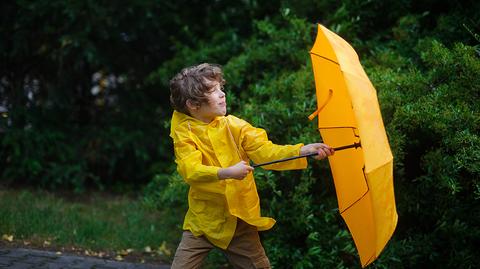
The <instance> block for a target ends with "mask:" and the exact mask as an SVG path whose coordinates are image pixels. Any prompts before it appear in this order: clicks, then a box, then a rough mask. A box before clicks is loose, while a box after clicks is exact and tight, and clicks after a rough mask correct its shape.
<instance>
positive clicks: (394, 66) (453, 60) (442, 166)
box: [370, 39, 480, 268]
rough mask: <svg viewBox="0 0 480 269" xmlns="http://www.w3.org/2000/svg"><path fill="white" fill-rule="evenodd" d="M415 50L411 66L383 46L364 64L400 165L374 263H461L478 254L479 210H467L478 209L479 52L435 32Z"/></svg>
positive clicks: (469, 262)
mask: <svg viewBox="0 0 480 269" xmlns="http://www.w3.org/2000/svg"><path fill="white" fill-rule="evenodd" d="M416 51H418V54H417V57H418V59H416V61H419V62H420V63H421V64H420V65H419V66H418V67H411V66H410V67H407V68H405V66H407V64H406V63H405V62H406V60H405V59H402V58H401V57H398V55H396V54H395V53H392V52H386V53H384V54H383V55H380V56H379V57H377V59H375V60H374V61H376V64H377V66H376V67H375V68H372V69H370V73H371V78H372V80H373V83H374V84H376V85H377V89H378V91H379V98H380V101H381V103H382V104H384V105H383V106H382V112H383V115H384V120H385V123H386V125H387V129H388V131H389V134H390V141H392V145H393V147H392V149H393V151H394V156H395V164H396V165H395V167H396V168H400V169H396V170H395V171H396V197H397V208H398V210H399V227H398V229H397V231H396V236H395V237H394V239H396V240H392V241H393V242H392V243H391V245H390V249H389V250H388V249H387V251H386V255H384V256H387V257H386V258H385V259H380V261H379V262H378V264H381V265H383V264H385V265H388V264H390V265H391V266H394V265H395V264H396V265H395V266H400V265H402V266H404V267H406V268H409V267H417V266H421V265H422V264H425V265H427V264H428V265H432V264H437V265H438V266H442V265H443V266H447V267H467V268H468V267H471V266H472V264H475V263H478V262H479V261H478V258H476V256H475V254H474V252H475V251H474V249H475V247H474V244H475V243H474V242H476V241H477V242H478V240H479V239H480V237H479V233H478V231H477V230H478V229H477V228H476V227H478V224H479V223H480V218H478V216H477V215H475V214H470V213H468V212H473V211H477V210H479V209H480V202H479V201H480V197H479V195H478V189H479V180H480V173H479V169H480V165H479V164H480V159H479V156H480V151H479V149H480V144H478V141H479V138H480V136H479V133H480V128H479V126H480V124H479V123H480V105H479V103H478V102H477V100H478V98H479V94H480V88H479V86H478V85H479V83H480V80H479V77H478V72H480V58H479V54H478V52H477V51H476V49H475V48H474V47H470V46H466V45H464V44H461V43H458V44H456V45H454V46H453V47H452V48H447V47H445V46H444V45H442V43H440V42H439V41H437V40H435V39H424V40H420V41H419V42H418V46H417V47H416ZM402 61H403V62H402ZM395 62H396V63H395ZM407 63H408V61H407ZM405 69H406V70H407V72H405V71H404V70H405ZM399 141H400V142H399ZM427 197H428V199H426V198H427ZM472 210H473V211H472ZM388 259H390V261H388ZM395 260H397V261H395Z"/></svg>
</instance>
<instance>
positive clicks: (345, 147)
mask: <svg viewBox="0 0 480 269" xmlns="http://www.w3.org/2000/svg"><path fill="white" fill-rule="evenodd" d="M361 146H362V145H361V144H360V143H353V144H351V145H346V146H341V147H336V148H333V150H335V151H339V150H344V149H350V148H358V147H361ZM316 155H318V152H313V153H308V154H305V155H300V156H295V157H289V158H285V159H280V160H276V161H271V162H266V163H259V164H254V165H252V167H253V168H256V167H260V166H264V165H269V164H275V163H281V162H286V161H291V160H295V159H299V158H305V157H313V156H316Z"/></svg>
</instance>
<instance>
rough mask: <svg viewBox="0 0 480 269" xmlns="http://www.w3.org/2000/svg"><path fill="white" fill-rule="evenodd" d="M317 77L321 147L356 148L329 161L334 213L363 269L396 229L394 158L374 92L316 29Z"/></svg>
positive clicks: (334, 42)
mask: <svg viewBox="0 0 480 269" xmlns="http://www.w3.org/2000/svg"><path fill="white" fill-rule="evenodd" d="M310 56H311V58H312V67H313V73H314V77H315V86H316V95H317V105H318V109H317V111H315V112H314V113H313V114H312V115H311V116H310V119H313V118H314V117H315V116H318V128H319V130H320V134H321V136H322V138H323V141H324V143H326V144H328V145H330V146H332V147H336V146H342V145H348V144H352V143H360V144H361V147H358V148H349V149H346V150H343V151H341V152H336V153H335V155H333V156H330V157H329V162H330V167H331V170H332V175H333V179H334V183H335V189H336V193H337V199H338V208H339V211H340V214H341V216H342V217H343V219H344V220H345V223H346V224H347V226H348V229H349V230H350V233H351V234H352V237H353V240H354V242H355V245H356V247H357V250H358V254H359V256H360V261H361V264H362V267H365V266H367V265H368V264H370V263H372V262H373V261H374V260H375V259H376V258H377V257H378V256H379V254H380V252H381V251H382V250H383V248H384V247H385V245H386V244H387V242H388V240H389V239H390V237H391V236H392V234H393V231H394V230H395V227H396V225H397V220H398V216H397V212H396V207H395V198H394V191H393V165H392V163H393V156H392V153H391V151H390V146H389V143H388V139H387V135H386V133H385V128H384V125H383V121H382V116H381V114H380V107H379V105H378V101H377V95H376V91H375V88H374V87H373V85H372V83H371V82H370V80H369V79H368V77H367V75H366V73H365V71H364V70H363V68H362V66H361V64H360V61H359V59H358V55H357V53H356V52H355V50H354V49H353V48H352V47H351V46H350V44H348V43H347V42H346V41H345V40H343V39H342V38H341V37H339V36H338V35H336V34H335V33H333V32H331V31H330V30H328V29H327V28H325V27H324V26H322V25H320V24H319V25H318V33H317V38H316V40H315V44H314V45H313V48H312V49H311V51H310Z"/></svg>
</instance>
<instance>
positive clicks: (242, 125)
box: [170, 111, 307, 249]
mask: <svg viewBox="0 0 480 269" xmlns="http://www.w3.org/2000/svg"><path fill="white" fill-rule="evenodd" d="M170 136H171V137H172V138H173V142H174V148H175V157H176V160H175V162H176V163H177V170H178V172H179V173H180V175H181V176H182V177H183V179H184V180H185V181H186V182H187V183H188V185H189V186H190V189H189V192H188V206H189V208H188V212H187V214H186V216H185V221H184V224H183V229H184V230H190V231H191V232H192V233H193V234H194V235H195V236H201V235H204V236H206V238H207V239H208V240H209V241H210V242H211V243H212V244H214V245H215V246H218V247H220V248H222V249H226V248H227V247H228V245H229V243H230V241H231V240H232V237H233V234H234V233H235V228H236V225H237V218H240V219H242V220H243V221H245V222H247V223H249V224H251V225H253V226H256V227H257V229H258V230H259V231H264V230H268V229H270V228H272V226H273V225H274V224H275V220H274V219H272V218H267V217H262V216H260V200H259V197H258V193H257V188H256V185H255V180H254V178H253V173H249V174H248V175H247V177H246V178H244V179H243V180H236V179H226V180H220V179H219V178H218V170H219V169H220V168H226V167H229V166H232V165H234V164H236V163H238V162H240V161H241V160H245V161H247V162H249V160H250V159H251V160H252V161H253V162H255V163H262V162H267V161H273V160H277V159H281V158H287V157H293V156H298V155H299V153H300V148H301V147H302V146H303V144H297V145H275V144H273V143H272V142H271V141H269V140H268V137H267V134H266V132H265V131H264V130H263V129H259V128H255V127H253V126H252V125H250V124H249V123H248V122H246V121H244V120H242V119H239V118H237V117H235V116H231V115H229V116H226V117H217V118H215V119H214V120H213V121H212V122H211V123H205V122H202V121H200V120H197V119H195V118H193V117H190V116H188V115H185V114H183V113H180V112H177V111H174V112H173V116H172V121H171V132H170ZM306 166H307V161H306V158H300V159H296V160H292V161H288V162H284V163H278V164H273V165H269V166H265V167H264V168H266V169H274V170H290V169H304V168H305V167H306Z"/></svg>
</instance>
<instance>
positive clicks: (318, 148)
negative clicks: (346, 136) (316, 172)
mask: <svg viewBox="0 0 480 269" xmlns="http://www.w3.org/2000/svg"><path fill="white" fill-rule="evenodd" d="M314 152H317V153H318V155H317V156H315V157H314V158H315V159H317V160H321V159H324V158H326V157H328V156H331V155H333V154H334V153H335V150H334V149H333V148H331V147H330V146H328V145H326V144H323V143H313V144H308V145H305V146H303V147H302V148H301V149H300V155H305V154H309V153H314Z"/></svg>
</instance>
